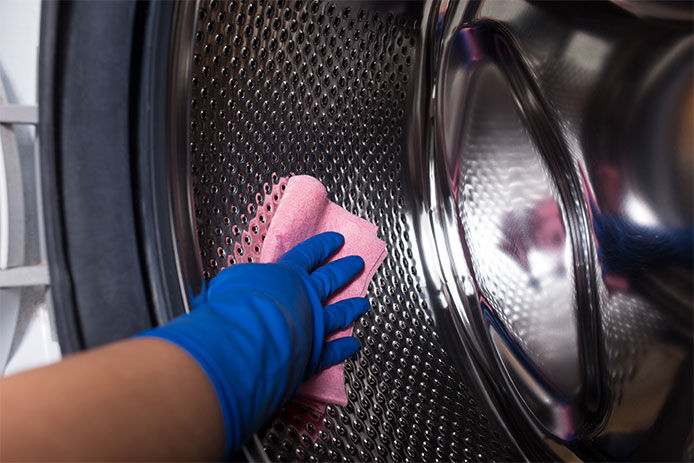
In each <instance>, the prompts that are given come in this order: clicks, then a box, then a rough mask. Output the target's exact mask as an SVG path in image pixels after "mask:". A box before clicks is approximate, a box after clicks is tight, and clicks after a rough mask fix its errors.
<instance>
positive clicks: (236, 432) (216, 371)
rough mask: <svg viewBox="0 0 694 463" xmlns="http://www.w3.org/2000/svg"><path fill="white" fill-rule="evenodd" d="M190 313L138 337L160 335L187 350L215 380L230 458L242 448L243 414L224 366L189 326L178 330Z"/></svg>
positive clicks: (225, 442)
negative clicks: (212, 355)
mask: <svg viewBox="0 0 694 463" xmlns="http://www.w3.org/2000/svg"><path fill="white" fill-rule="evenodd" d="M189 315H190V314H187V315H183V316H182V317H179V318H177V319H176V320H175V321H174V322H172V323H170V324H168V325H166V329H165V330H163V329H159V328H153V329H151V330H147V331H143V332H142V333H139V334H137V335H136V336H135V337H136V338H142V337H149V338H158V339H163V340H165V341H168V342H170V343H172V344H174V345H176V346H178V347H179V348H180V349H183V350H184V351H186V352H187V353H188V355H190V356H191V357H192V358H193V360H195V362H196V363H197V364H198V365H200V367H201V368H202V369H203V371H204V372H205V373H206V375H207V377H208V378H209V380H210V382H211V383H212V387H213V388H214V391H215V394H216V395H217V400H218V402H219V409H220V411H221V413H222V420H223V421H224V430H225V431H224V433H225V439H224V458H225V460H228V459H229V458H231V453H232V449H239V448H240V447H241V429H242V428H241V417H240V416H239V412H238V410H237V409H236V406H235V405H234V404H236V403H238V402H237V397H236V394H235V393H234V391H233V389H232V388H231V387H229V385H228V381H225V380H224V378H225V374H224V370H223V368H221V367H220V366H219V365H217V363H216V362H215V361H214V359H213V357H211V356H210V355H209V354H208V353H206V349H205V348H204V347H203V346H201V345H199V343H198V342H197V341H196V340H195V339H194V338H193V337H191V336H190V335H188V334H187V331H188V330H189V328H188V327H183V328H184V330H183V332H182V333H179V330H178V328H179V326H178V323H179V322H187V321H188V320H185V319H186V317H189ZM210 328H211V327H210V326H207V327H206V329H208V330H209V329H210Z"/></svg>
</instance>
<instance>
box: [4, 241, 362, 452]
mask: <svg viewBox="0 0 694 463" xmlns="http://www.w3.org/2000/svg"><path fill="white" fill-rule="evenodd" d="M342 243H343V238H342V237H341V235H339V234H337V233H323V234H321V235H317V236H315V237H313V238H310V239H309V240H306V241H305V242H303V243H301V244H299V245H298V246H296V247H294V248H293V249H291V250H290V251H289V252H288V253H287V254H285V255H284V256H283V257H282V258H281V259H280V260H279V261H278V262H277V263H276V264H241V265H235V266H232V267H230V268H228V269H225V270H224V271H222V272H221V273H220V274H219V275H217V276H216V277H215V278H214V279H213V280H212V281H211V282H210V286H209V288H207V289H206V290H205V292H204V293H203V297H202V298H200V299H199V300H198V302H197V305H196V306H195V308H194V310H193V311H192V312H191V313H190V314H187V315H185V316H183V317H179V318H177V319H175V320H174V321H173V322H172V323H169V324H168V325H165V326H163V327H160V328H156V329H154V330H151V331H148V332H145V333H143V334H142V336H144V337H140V338H136V339H133V340H129V341H124V342H121V343H118V344H115V345H112V346H108V347H106V348H103V349H100V350H97V351H94V352H91V353H86V354H81V355H78V356H76V357H73V358H72V359H66V360H65V361H64V362H61V363H60V364H58V365H55V366H53V367H49V368H50V370H46V371H44V372H40V370H39V371H37V372H31V373H27V374H25V375H24V379H22V375H20V376H18V377H15V378H10V379H7V380H5V381H7V383H5V382H4V381H3V382H2V383H0V394H2V398H1V399H0V400H2V403H0V405H1V404H4V402H5V401H6V400H7V401H9V400H10V399H11V400H12V402H13V404H12V405H11V406H10V407H9V408H8V410H9V412H8V413H7V414H6V413H5V410H4V408H3V410H0V426H2V428H0V432H1V431H2V430H3V429H4V428H5V426H13V425H14V424H15V423H16V422H17V421H21V426H23V427H24V428H25V429H26V428H29V427H39V428H41V426H43V427H42V428H41V432H36V433H34V434H30V435H32V436H34V437H35V438H38V437H40V436H41V433H42V432H51V433H53V434H54V436H52V437H51V439H50V441H49V442H47V447H46V453H42V454H41V455H45V456H46V457H47V458H49V459H55V458H56V456H57V457H60V458H69V459H72V458H70V457H71V456H72V454H71V453H69V452H68V453H60V452H59V453H55V452H56V451H58V450H60V449H63V450H65V451H70V449H71V448H73V446H77V447H85V448H87V450H93V451H98V450H99V449H100V448H101V449H112V450H113V451H116V450H117V451H119V452H127V453H125V454H124V453H120V454H118V455H117V456H118V457H123V458H120V459H133V458H137V459H141V458H149V457H150V456H151V457H152V458H156V459H172V458H195V459H203V458H205V457H215V456H216V458H220V457H221V456H222V455H224V454H226V455H227V456H228V455H230V454H232V453H233V452H234V451H236V450H238V449H239V447H240V445H241V444H242V443H243V441H244V440H245V439H246V438H247V437H248V435H249V434H250V433H252V432H253V431H254V430H256V429H257V427H258V426H260V425H262V424H263V422H265V421H266V420H267V419H268V418H269V417H270V416H271V415H272V413H274V411H275V410H276V409H277V408H278V407H279V406H281V405H282V404H284V403H285V402H286V401H288V400H289V399H291V397H293V395H294V394H295V393H296V391H297V390H298V388H299V386H300V385H301V383H302V382H303V381H304V380H305V379H307V378H308V377H310V376H312V375H313V374H315V373H316V372H318V371H320V370H321V369H323V368H325V367H327V366H330V365H332V364H334V363H337V362H340V361H342V360H344V359H345V358H346V357H347V356H349V355H351V354H353V353H354V352H356V350H357V349H358V347H359V344H358V342H357V341H356V339H354V338H343V339H339V340H335V341H331V342H329V343H325V344H323V339H324V337H325V335H326V334H329V333H330V332H332V331H335V330H337V329H341V328H344V327H346V326H347V324H349V323H350V322H351V321H352V320H353V319H354V318H356V317H357V316H358V315H360V314H362V313H364V312H365V311H366V310H368V302H367V301H366V299H364V298H353V299H347V300H343V301H340V302H338V303H335V304H332V305H330V306H327V307H323V301H325V300H326V299H327V298H328V297H329V296H330V295H331V294H332V293H334V292H335V291H336V290H337V289H338V288H339V287H341V286H343V285H344V284H346V283H347V282H348V281H349V280H351V279H352V278H353V277H354V276H356V275H357V274H358V273H359V272H360V271H361V270H362V268H363V261H362V260H361V259H360V258H358V257H354V256H351V257H346V258H343V259H339V260H337V261H334V262H331V263H329V264H325V265H321V263H322V262H323V261H325V260H326V259H327V258H328V257H329V256H330V255H332V254H333V253H334V252H335V251H337V250H338V248H339V247H340V246H341V245H342ZM172 349H173V350H172ZM150 350H151V352H150ZM66 365H67V366H66ZM186 365H187V366H186ZM68 367H71V369H70V368H68ZM188 370H195V372H196V373H195V374H194V373H192V371H191V372H188ZM196 377H202V378H203V379H204V380H205V381H202V382H200V381H197V380H195V378H196ZM10 381H13V383H9V382H10ZM20 381H23V382H24V385H22V384H21V383H20ZM180 381H184V382H185V381H188V382H189V384H187V387H185V388H183V389H179V388H178V384H177V383H178V382H180ZM54 383H55V384H57V385H59V386H60V387H59V388H57V389H55V390H56V393H53V392H51V393H49V394H44V393H43V391H44V390H45V389H47V388H52V389H53V386H52V384H54ZM77 383H79V386H78V384H77ZM5 384H9V386H8V387H5V386H4V385H5ZM29 384H31V386H30V387H29V386H28V385H29ZM159 387H163V388H164V392H162V391H160V390H158V389H157V388H159ZM71 390H76V391H79V393H80V394H81V396H80V397H79V398H75V397H74V394H71V393H70V391H71ZM6 391H7V393H6ZM23 391H24V392H23ZM29 391H31V393H30V392H29ZM179 391H182V392H180V393H179ZM210 392H211V396H212V398H213V406H212V408H214V407H216V409H215V410H213V411H210V406H209V403H207V399H208V398H209V396H210ZM200 398H202V399H200ZM61 400H62V401H63V402H62V403H61ZM198 400H201V402H200V403H198ZM73 401H74V402H75V403H76V404H78V405H79V407H73V406H72V403H73ZM14 402H18V403H17V404H15V403H14ZM203 402H205V403H203ZM8 403H9V402H8ZM179 405H182V409H180V410H183V411H181V412H180V413H179V409H178V408H177V407H179ZM23 407H24V408H28V407H33V409H35V410H37V411H35V413H34V414H33V415H32V414H29V415H27V416H28V417H32V418H31V419H30V418H26V419H24V418H23V417H22V415H23V413H22V412H21V409H22V408H23ZM150 407H151V409H150ZM135 408H136V409H135ZM190 408H192V409H194V410H193V412H194V413H193V414H192V415H190V417H188V415H187V413H188V412H190V411H191V410H190ZM48 409H50V410H49V411H48V412H47V413H43V414H42V410H43V411H45V410H48ZM129 409H133V410H129ZM65 415H71V416H65ZM143 415H146V418H145V417H143ZM56 416H57V417H59V418H60V420H63V421H62V422H61V421H60V420H58V422H59V423H62V425H61V426H60V427H57V426H51V423H50V420H51V419H52V418H53V417H56ZM34 420H36V421H37V422H39V423H38V424H36V423H33V421H34ZM66 420H67V422H65V421H66ZM182 420H183V421H186V422H185V423H181V421H182ZM179 425H180V426H179ZM191 425H192V426H195V427H196V428H197V429H196V432H199V433H201V434H203V435H204V436H200V435H195V436H192V437H194V439H191V438H190V437H191V435H190V434H189V433H190V432H191V431H190V428H189V426H191ZM21 426H20V427H21ZM84 426H88V427H89V429H87V430H86V431H89V432H91V433H98V435H97V436H91V437H90V439H91V442H93V443H94V444H95V446H94V447H93V448H91V447H90V445H91V442H90V443H89V444H87V443H85V442H82V440H83V439H82V438H81V437H80V436H81V435H82V427H84ZM128 426H129V427H130V428H129V429H127V430H125V431H124V432H122V433H121V430H122V428H123V427H128ZM157 427H161V429H159V428H157ZM199 427H202V429H199ZM208 427H209V430H210V432H209V435H207V429H208ZM154 428H156V429H154ZM212 428H214V429H212ZM30 431H31V430H28V431H24V432H30ZM150 431H151V432H153V433H154V435H155V437H156V436H160V439H147V434H148V432H150ZM179 431H180V432H179ZM89 432H87V434H86V435H87V436H90V434H89ZM219 433H222V437H221V439H220V438H219V436H218V434H219ZM13 436H14V437H13ZM10 437H11V438H12V439H13V441H12V443H11V446H10V447H8V448H9V449H14V453H12V454H7V455H6V454H5V450H4V449H3V448H2V447H0V456H2V458H6V459H10V457H15V456H16V457H20V456H22V453H23V452H22V451H21V450H22V448H24V449H25V450H27V452H28V453H35V452H36V449H33V448H26V446H27V445H33V444H32V440H27V439H21V438H18V437H17V433H16V432H14V431H13V432H12V433H10ZM4 438H5V437H3V439H4ZM17 439H18V440H17ZM108 439H111V440H110V441H109V443H108V444H106V443H105V440H108ZM185 440H189V442H187V443H184V442H177V441H185ZM220 442H221V444H220ZM18 443H19V444H21V446H20V447H17V445H18ZM48 444H51V445H52V446H50V445H48ZM56 445H63V447H56ZM186 445H188V446H189V447H186ZM0 446H4V444H3V441H0ZM142 446H144V447H142ZM40 447H41V445H40V444H39V445H38V448H40ZM78 450H80V451H82V448H80V449H78ZM51 452H53V453H51ZM162 452H164V453H162ZM167 452H168V453H167ZM210 452H212V453H210ZM82 455H83V454H81V453H79V454H77V453H76V454H75V458H78V457H81V456H82ZM109 455H110V454H109ZM89 456H92V454H91V453H88V454H85V455H84V457H85V458H88V457H89ZM105 457H106V455H99V456H96V457H95V458H96V459H103V458H105ZM114 458H115V457H114ZM35 459H40V458H39V456H38V455H36V458H35Z"/></svg>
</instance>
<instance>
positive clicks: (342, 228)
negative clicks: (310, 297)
mask: <svg viewBox="0 0 694 463" xmlns="http://www.w3.org/2000/svg"><path fill="white" fill-rule="evenodd" d="M280 183H281V184H282V182H280ZM283 188H284V187H283ZM325 231H335V232H338V233H341V234H342V235H343V236H344V237H345V244H344V246H342V248H341V249H340V250H339V251H338V252H337V253H336V254H335V255H334V256H333V257H332V258H331V259H330V260H335V259H339V258H341V257H345V256H350V255H358V256H361V257H362V259H364V270H363V271H362V272H361V273H360V274H359V275H358V276H357V278H355V279H354V280H352V282H351V283H350V284H349V285H347V286H346V287H344V288H342V289H341V290H340V291H338V292H337V293H335V294H334V295H333V296H332V297H331V298H330V299H329V300H328V301H327V302H326V304H332V303H334V302H337V301H340V300H342V299H347V298H350V297H363V296H364V295H365V294H366V290H367V287H368V286H369V281H371V278H372V277H373V275H374V273H376V270H377V269H378V267H379V265H381V262H383V259H385V258H386V256H387V255H388V252H387V251H386V243H384V242H383V241H381V240H380V239H378V237H377V236H376V233H377V232H378V227H377V226H376V225H374V224H372V223H370V222H367V221H366V220H364V219H360V218H359V217H357V216H355V215H354V214H351V213H349V212H347V211H346V210H344V209H343V208H341V207H340V206H338V205H337V204H335V203H333V202H331V201H330V200H329V199H328V195H327V192H326V190H325V187H324V186H323V185H322V184H321V183H320V182H319V181H318V180H316V179H315V178H313V177H311V176H308V175H298V176H295V177H291V178H290V179H289V181H288V182H287V183H286V188H284V194H283V195H282V196H281V199H280V200H279V201H278V202H277V203H276V205H275V210H274V214H272V217H271V221H270V224H269V227H268V228H267V233H266V234H265V241H264V243H263V245H262V250H261V252H260V261H261V262H275V261H276V260H277V259H278V258H280V257H281V256H282V255H283V254H284V253H285V252H287V251H288V250H289V249H291V248H292V247H294V246H295V245H297V244H299V243H300V242H302V241H303V240H305V239H307V238H310V237H311V236H313V235H316V234H318V233H322V232H325ZM351 334H352V328H351V327H349V328H347V329H345V330H342V331H339V332H336V333H334V334H333V335H332V336H330V337H329V338H327V339H326V340H327V341H330V340H332V339H337V338H340V337H343V336H349V335H351ZM344 381H345V380H344V371H343V364H342V363H340V364H338V365H334V366H332V367H330V368H328V369H326V370H324V371H323V372H321V373H319V374H318V375H316V376H314V377H313V378H311V379H309V380H308V381H306V383H304V385H303V386H302V387H301V389H300V390H299V394H298V397H300V398H303V399H308V400H310V401H313V402H317V403H319V404H328V403H334V404H339V405H343V406H344V405H347V395H346V394H345V386H344Z"/></svg>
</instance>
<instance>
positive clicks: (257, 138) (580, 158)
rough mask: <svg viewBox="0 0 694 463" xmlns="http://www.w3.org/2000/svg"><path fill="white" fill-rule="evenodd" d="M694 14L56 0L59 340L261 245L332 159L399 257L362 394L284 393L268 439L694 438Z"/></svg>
mask: <svg viewBox="0 0 694 463" xmlns="http://www.w3.org/2000/svg"><path fill="white" fill-rule="evenodd" d="M691 21H692V11H691V4H679V3H669V2H665V3H659V2H629V1H619V2H614V3H612V2H589V3H586V4H583V3H569V4H564V3H550V2H529V1H524V0H507V1H481V2H480V1H460V2H454V1H448V0H440V1H429V2H390V1H387V2H358V1H352V2H341V1H340V2H318V1H302V0H249V1H218V0H201V1H200V2H199V3H194V2H182V3H176V4H174V3H152V4H134V3H116V2H113V3H107V4H103V3H81V2H76V3H61V4H57V3H46V4H45V5H44V12H43V18H42V38H41V71H40V88H41V92H42V93H41V95H40V110H41V127H40V135H41V144H42V179H43V188H44V190H43V198H44V204H45V205H44V210H45V227H46V237H47V244H48V257H49V263H50V267H51V284H52V288H53V290H52V293H53V297H54V303H55V309H56V318H57V322H58V328H59V330H60V335H61V344H62V347H63V350H65V351H71V350H76V349H81V348H86V347H91V346H94V345H98V344H101V343H104V342H107V341H110V340H113V339H118V338H122V337H124V336H128V335H130V334H133V333H135V332H137V331H139V330H141V329H144V328H146V327H149V326H152V325H156V324H160V323H164V322H166V321H167V320H169V319H170V318H172V317H173V316H176V315H177V314H181V313H184V312H185V311H187V310H189V305H190V304H189V302H190V300H191V298H192V297H194V296H195V295H196V294H197V293H198V292H199V291H200V288H201V287H202V285H203V282H204V281H208V280H209V279H210V278H212V277H213V276H214V275H216V274H217V273H218V272H219V271H220V270H221V269H222V268H224V267H226V266H228V265H234V264H236V263H239V262H250V261H252V260H253V256H254V253H253V249H254V248H255V247H257V248H258V249H259V248H260V247H261V246H262V239H261V236H260V234H259V233H257V231H255V230H253V228H252V227H250V225H249V222H250V220H251V219H252V218H253V217H255V215H256V213H257V212H258V210H259V209H261V208H263V207H266V206H267V205H266V204H264V203H263V198H264V197H265V194H267V193H269V192H270V191H271V189H272V187H273V185H275V184H277V182H278V181H279V179H280V178H282V177H286V176H290V175H294V174H310V175H313V176H315V177H316V178H318V179H319V180H320V181H321V182H322V183H323V184H324V185H325V186H326V188H327V190H328V194H329V197H330V199H331V200H333V201H334V202H336V203H338V204H339V205H341V206H343V207H344V208H345V209H347V210H348V211H350V212H352V213H354V214H356V215H358V216H360V217H363V218H365V219H367V220H369V221H371V222H373V223H375V224H376V225H378V226H379V228H380V237H381V238H382V239H383V240H384V241H386V243H387V244H388V250H389V255H388V257H387V259H386V260H385V262H384V263H383V265H382V266H381V267H380V269H379V270H378V272H377V273H376V275H375V277H374V279H373V281H372V282H371V284H370V286H369V289H368V293H367V297H368V298H369V299H370V301H371V305H372V310H371V311H370V312H369V313H368V314H367V315H365V316H364V317H362V318H361V319H360V320H359V321H358V322H357V323H356V324H355V329H354V335H355V336H356V337H357V338H358V339H359V340H360V342H361V345H362V349H361V350H360V352H359V353H358V354H357V355H355V356H354V357H352V358H350V359H348V360H347V361H346V362H345V389H346V392H347V396H348V399H349V403H348V404H347V405H346V406H345V407H340V406H335V405H330V406H328V407H327V411H326V414H325V416H318V415H316V416H314V421H311V420H309V421H308V423H309V424H306V423H307V421H306V420H303V419H302V418H301V416H303V415H302V413H304V411H303V410H301V409H300V407H299V406H298V405H296V404H290V405H289V406H288V407H287V408H286V409H285V410H284V411H282V412H281V418H277V419H274V420H273V421H272V422H270V423H268V424H267V425H266V426H265V427H264V428H263V429H261V430H260V431H259V432H258V434H257V435H255V436H254V437H253V439H252V440H251V441H250V442H249V443H248V444H247V446H246V447H245V449H244V452H245V456H246V457H247V458H249V459H252V460H258V459H266V458H268V459H270V460H312V461H326V460H330V461H338V460H345V461H347V460H357V461H433V460H456V461H460V460H483V461H491V460H503V461H517V460H523V459H529V460H548V459H563V460H572V459H583V460H598V459H610V460H617V459H618V460H623V459H631V460H654V459H658V460H660V459H664V460H682V459H689V460H691V459H692V457H693V456H692V407H691V405H692V311H693V306H692V298H691V294H692V233H693V232H692V230H693V229H692V177H693V174H692V159H693V158H694V155H693V154H692V146H694V142H693V140H692V136H693V135H692V134H693V132H694V130H693V129H692V125H693V123H692V111H693V109H694V90H693V89H694V85H693V83H692V51H693V45H692V37H693V36H692V23H691ZM116 38H117V40H116ZM249 250H251V251H250V252H249ZM256 251H257V250H256ZM123 288H126V289H125V290H123ZM94 307H99V309H98V310H94ZM295 415H301V416H296V420H295V419H294V418H295Z"/></svg>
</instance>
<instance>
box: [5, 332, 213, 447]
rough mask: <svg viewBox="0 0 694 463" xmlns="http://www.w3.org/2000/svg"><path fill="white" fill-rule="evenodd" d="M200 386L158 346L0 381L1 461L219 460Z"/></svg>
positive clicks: (102, 353)
mask: <svg viewBox="0 0 694 463" xmlns="http://www.w3.org/2000/svg"><path fill="white" fill-rule="evenodd" d="M223 449H224V425H223V422H222V417H221V413H220V411H219V404H218V403H217V398H216V395H215V392H214V389H213V388H212V385H211V384H210V382H209V380H208V378H207V376H206V375H205V373H204V372H203V370H202V369H201V368H200V367H199V365H198V364H197V363H196V362H195V360H193V358H192V357H190V356H189V355H188V354H187V353H186V352H184V351H183V350H181V349H180V348H178V347H176V346H174V345H173V344H170V343H168V342H166V341H163V340H158V339H151V338H143V339H133V340H127V341H123V342H118V343H115V344H111V345H109V346H106V347H103V348H100V349H95V350H93V351H90V352H86V353H83V354H79V355H74V356H70V357H67V358H65V359H64V360H63V361H62V362H60V363H58V364H56V365H51V366H48V367H44V368H39V369H36V370H33V371H29V372H26V373H22V374H18V375H15V376H12V377H9V378H6V379H3V380H1V381H0V458H1V459H2V460H20V459H24V460H76V459H88V460H132V459H150V460H171V459H197V460H200V459H217V460H218V459H220V458H221V457H222V456H223Z"/></svg>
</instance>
